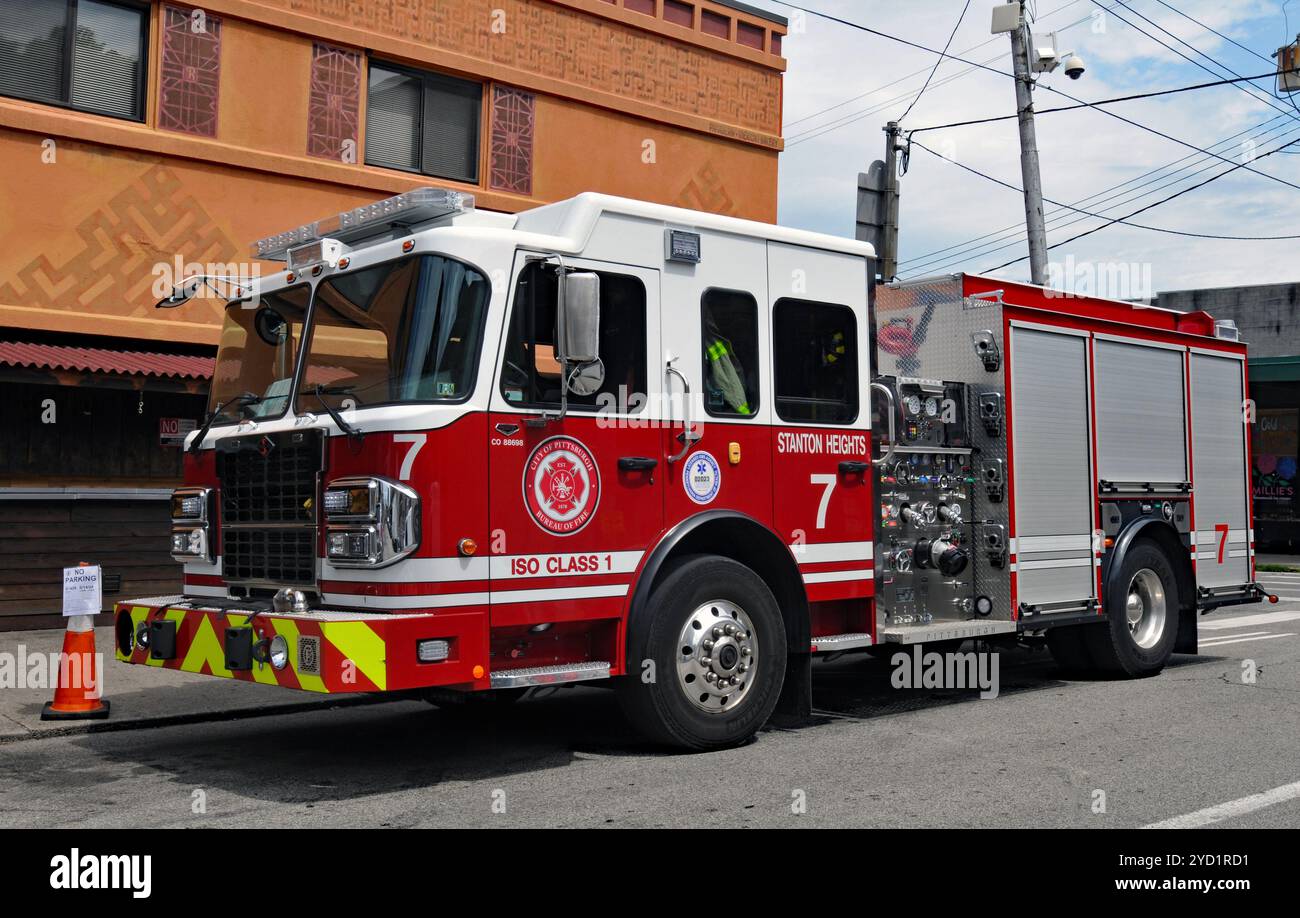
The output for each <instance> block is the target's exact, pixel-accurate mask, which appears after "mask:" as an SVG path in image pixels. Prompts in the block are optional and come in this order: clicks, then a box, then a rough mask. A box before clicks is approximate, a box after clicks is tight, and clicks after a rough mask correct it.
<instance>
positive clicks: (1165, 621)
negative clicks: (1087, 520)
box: [1087, 540, 1179, 676]
mask: <svg viewBox="0 0 1300 918" xmlns="http://www.w3.org/2000/svg"><path fill="white" fill-rule="evenodd" d="M1106 599H1107V603H1106V605H1107V610H1106V621H1105V622H1104V623H1103V624H1099V625H1090V626H1088V633H1087V641H1088V653H1089V656H1090V657H1091V658H1092V660H1093V662H1094V663H1095V664H1096V666H1097V668H1098V669H1101V670H1103V671H1105V672H1111V673H1116V674H1120V675H1125V676H1150V675H1154V674H1155V673H1158V672H1160V670H1162V669H1164V667H1165V664H1166V663H1168V662H1169V657H1170V656H1171V655H1172V654H1173V652H1174V641H1175V640H1176V639H1177V637H1178V611H1179V595H1178V578H1177V577H1176V576H1175V575H1174V568H1173V565H1172V564H1171V563H1170V561H1169V558H1168V556H1167V555H1166V554H1165V553H1164V551H1163V550H1162V549H1161V548H1160V546H1159V545H1157V544H1156V543H1155V542H1151V541H1147V540H1144V541H1140V542H1136V543H1134V544H1133V546H1132V547H1131V548H1130V549H1129V551H1128V553H1127V554H1125V556H1124V563H1123V564H1122V565H1121V566H1120V569H1119V571H1118V572H1117V573H1116V576H1115V578H1114V580H1113V581H1112V589H1111V591H1110V593H1109V594H1108V595H1107V597H1106Z"/></svg>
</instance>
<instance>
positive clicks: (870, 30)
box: [777, 0, 1300, 191]
mask: <svg viewBox="0 0 1300 918" xmlns="http://www.w3.org/2000/svg"><path fill="white" fill-rule="evenodd" d="M777 2H779V3H781V5H783V6H787V7H789V8H790V9H795V10H799V11H801V12H804V13H807V14H808V15H810V16H818V17H820V18H822V19H825V20H827V21H829V22H835V23H838V24H840V25H843V26H846V27H848V28H850V29H857V30H859V31H862V32H866V33H868V34H869V35H875V36H877V37H879V38H884V39H888V40H889V41H893V42H897V43H899V44H902V45H907V46H908V47H911V48H917V49H919V50H921V51H928V52H929V53H931V54H938V55H939V56H940V58H941V59H943V58H947V59H949V60H954V61H960V62H961V63H963V64H970V65H971V66H974V67H978V68H979V69H981V70H987V71H989V72H990V73H996V74H999V75H1001V76H1004V77H1007V78H1009V79H1015V75H1014V74H1011V73H1007V72H1006V71H1005V70H998V69H997V68H995V67H990V66H987V65H984V64H976V63H975V62H973V61H969V60H967V59H965V58H962V57H958V56H957V55H955V54H949V53H947V52H941V51H936V50H935V49H934V48H928V47H926V46H925V45H922V44H919V43H917V42H914V41H911V40H910V39H906V38H900V37H899V36H897V35H890V34H889V33H888V32H882V31H880V30H879V29H873V28H871V27H870V26H864V25H862V24H861V23H857V22H850V21H849V20H847V19H843V18H841V17H839V16H833V15H831V14H830V13H823V12H821V11H820V10H814V9H809V8H808V7H806V6H800V5H798V4H795V3H790V2H787V0H777ZM1041 88H1043V89H1046V90H1048V91H1049V92H1053V93H1056V94H1057V95H1059V96H1064V97H1065V98H1067V99H1069V100H1070V101H1071V102H1079V103H1081V104H1083V105H1087V106H1088V107H1090V108H1094V109H1095V110H1096V111H1098V112H1100V113H1101V114H1103V115H1107V116H1109V117H1111V118H1114V119H1116V120H1118V121H1122V122H1124V123H1125V124H1127V125H1130V126H1131V127H1135V128H1137V129H1138V130H1141V131H1146V132H1147V133H1149V134H1154V135H1155V136H1157V137H1161V138H1164V139H1165V140H1168V141H1170V142H1171V143H1176V144H1178V145H1179V146H1183V147H1187V148H1188V149H1190V150H1196V151H1198V152H1200V153H1206V154H1208V155H1211V156H1214V157H1215V158H1216V159H1221V160H1223V161H1224V162H1225V163H1229V164H1232V160H1230V159H1227V158H1226V157H1223V156H1219V155H1218V154H1211V153H1209V151H1207V150H1206V149H1205V148H1204V147H1198V146H1197V145H1196V144H1194V143H1188V142H1187V141H1185V140H1180V139H1179V138H1177V137H1174V136H1173V135H1171V134H1167V133H1165V132H1164V131H1160V130H1157V129H1156V128H1153V127H1150V126H1148V125H1145V124H1142V123H1140V122H1137V121H1134V120H1133V119H1132V118H1125V117H1124V116H1123V115H1120V114H1117V113H1116V112H1112V111H1110V110H1108V109H1105V108H1097V107H1095V106H1093V105H1091V103H1088V102H1085V101H1084V100H1083V99H1080V98H1078V97H1077V96H1072V95H1070V94H1069V93H1068V92H1066V91H1064V90H1062V89H1057V88H1056V87H1054V86H1048V85H1046V84H1042V85H1041ZM787 146H788V144H787ZM1237 168H1243V169H1245V170H1246V171H1247V172H1251V173H1253V174H1255V175H1259V176H1263V177H1264V178H1267V179H1271V180H1272V181H1275V182H1278V183H1279V184H1282V185H1286V186H1287V187H1288V188H1294V189H1296V190H1297V191H1300V185H1296V184H1294V183H1292V182H1288V181H1286V180H1285V179H1282V178H1278V177H1277V176H1276V175H1270V174H1269V173H1267V172H1261V171H1260V170H1258V169H1255V168H1253V167H1251V166H1246V165H1241V166H1238V167H1237Z"/></svg>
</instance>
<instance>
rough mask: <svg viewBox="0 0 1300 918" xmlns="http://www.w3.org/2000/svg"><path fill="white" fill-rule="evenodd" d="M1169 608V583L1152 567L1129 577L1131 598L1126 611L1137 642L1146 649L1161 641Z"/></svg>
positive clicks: (1125, 606)
mask: <svg viewBox="0 0 1300 918" xmlns="http://www.w3.org/2000/svg"><path fill="white" fill-rule="evenodd" d="M1167 610H1168V606H1167V603H1166V600H1165V585H1164V583H1163V582H1162V581H1161V580H1160V577H1159V575H1158V574H1156V572H1155V571H1153V570H1151V569H1150V568H1143V569H1142V570H1140V571H1138V572H1137V573H1136V574H1134V575H1133V579H1132V580H1130V581H1129V585H1128V598H1127V599H1126V600H1125V601H1124V615H1125V618H1126V619H1127V620H1128V630H1129V634H1131V635H1132V636H1133V642H1134V643H1135V644H1137V645H1138V646H1139V647H1141V648H1142V649H1144V650H1149V649H1151V648H1152V647H1154V646H1155V645H1156V644H1158V643H1160V637H1161V635H1163V634H1164V631H1165V616H1166V613H1167Z"/></svg>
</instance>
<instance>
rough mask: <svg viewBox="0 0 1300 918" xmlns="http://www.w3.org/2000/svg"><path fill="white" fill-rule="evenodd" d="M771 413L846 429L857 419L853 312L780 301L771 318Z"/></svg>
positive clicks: (796, 301)
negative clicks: (773, 381) (773, 394)
mask: <svg viewBox="0 0 1300 918" xmlns="http://www.w3.org/2000/svg"><path fill="white" fill-rule="evenodd" d="M772 341H773V347H774V349H775V363H776V413H777V415H778V416H779V417H780V418H781V420H783V421H796V422H807V423H816V424H851V423H853V421H855V420H856V419H857V417H858V330H857V321H856V317H855V316H854V314H853V310H851V309H849V308H848V307H847V306H839V305H836V304H834V303H816V302H812V301H810V300H796V299H780V300H777V301H776V306H775V307H774V308H773V313H772Z"/></svg>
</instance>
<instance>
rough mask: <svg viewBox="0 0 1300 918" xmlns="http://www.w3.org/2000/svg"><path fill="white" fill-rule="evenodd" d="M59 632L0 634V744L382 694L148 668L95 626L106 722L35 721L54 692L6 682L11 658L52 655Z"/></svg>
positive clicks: (361, 700)
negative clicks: (328, 691) (117, 653)
mask: <svg viewBox="0 0 1300 918" xmlns="http://www.w3.org/2000/svg"><path fill="white" fill-rule="evenodd" d="M63 634H64V632H63V631H62V630H57V631H51V630H46V631H9V632H3V633H0V654H4V655H13V657H14V661H13V662H9V661H6V662H5V663H0V672H3V671H4V669H6V668H7V669H8V670H9V672H8V673H6V674H5V677H4V680H3V682H0V745H3V744H5V743H8V742H12V741H14V740H20V739H25V738H28V737H32V736H39V735H44V734H66V733H89V732H93V731H100V730H114V729H120V728H121V727H122V726H123V725H127V726H144V725H147V724H158V725H162V724H166V723H174V722H186V721H194V720H224V719H227V718H230V717H237V716H255V715H258V714H269V713H285V712H287V711H293V710H299V709H304V708H321V707H331V706H338V705H354V704H366V703H373V702H374V701H376V700H379V699H380V698H382V696H371V695H348V696H339V695H319V694H316V693H315V692H304V691H300V690H298V689H286V688H279V687H277V686H273V685H260V684H258V683H255V682H243V681H241V680H237V679H223V678H220V677H217V676H201V675H198V674H197V673H183V672H179V671H177V670H172V669H162V668H160V667H153V666H132V665H131V664H128V663H119V662H118V661H117V660H116V659H114V657H113V629H112V628H111V627H110V628H96V629H95V649H96V650H97V651H98V652H99V653H100V654H101V655H102V657H103V661H104V662H103V670H102V672H101V674H100V680H101V682H102V683H103V686H104V691H103V697H104V698H105V699H107V700H108V701H109V702H110V703H111V705H112V707H111V716H110V717H109V718H108V719H107V720H81V721H67V720H62V721H60V720H45V721H43V720H41V707H42V706H43V705H44V704H45V702H47V701H49V700H50V699H51V698H53V697H54V689H53V688H52V687H51V688H44V687H42V688H15V687H8V686H13V685H16V684H20V683H19V679H20V674H19V673H17V672H16V671H15V670H16V667H17V665H18V663H17V660H20V659H21V654H20V650H21V649H24V648H25V651H26V656H27V658H28V659H29V660H30V659H31V658H32V657H34V656H36V655H37V654H46V655H48V654H51V653H54V654H58V653H59V651H61V650H62V649H63Z"/></svg>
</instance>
